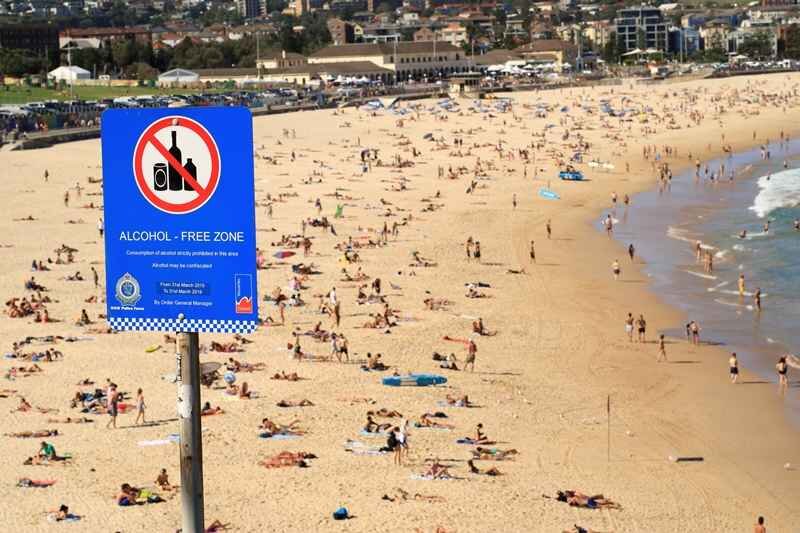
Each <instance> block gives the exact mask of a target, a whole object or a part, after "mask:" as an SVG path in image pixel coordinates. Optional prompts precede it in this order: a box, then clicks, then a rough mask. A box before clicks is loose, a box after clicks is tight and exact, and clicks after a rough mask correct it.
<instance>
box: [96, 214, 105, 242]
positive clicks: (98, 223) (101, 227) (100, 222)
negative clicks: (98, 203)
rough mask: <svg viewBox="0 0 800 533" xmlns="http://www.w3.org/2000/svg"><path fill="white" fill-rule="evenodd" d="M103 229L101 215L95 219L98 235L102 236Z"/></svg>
mask: <svg viewBox="0 0 800 533" xmlns="http://www.w3.org/2000/svg"><path fill="white" fill-rule="evenodd" d="M104 230H105V225H104V224H103V217H100V218H99V219H97V231H98V232H99V233H100V237H101V238H102V237H103V231H104Z"/></svg>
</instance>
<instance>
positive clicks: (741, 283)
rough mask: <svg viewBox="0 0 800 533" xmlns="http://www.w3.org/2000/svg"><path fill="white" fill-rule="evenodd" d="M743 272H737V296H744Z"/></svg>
mask: <svg viewBox="0 0 800 533" xmlns="http://www.w3.org/2000/svg"><path fill="white" fill-rule="evenodd" d="M744 292H745V288H744V274H739V296H744Z"/></svg>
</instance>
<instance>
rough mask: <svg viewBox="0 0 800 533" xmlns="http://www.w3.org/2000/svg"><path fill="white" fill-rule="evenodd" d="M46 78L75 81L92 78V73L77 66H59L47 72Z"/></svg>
mask: <svg viewBox="0 0 800 533" xmlns="http://www.w3.org/2000/svg"><path fill="white" fill-rule="evenodd" d="M47 78H48V79H50V80H55V81H75V80H88V79H91V78H92V73H91V72H89V71H88V70H86V69H84V68H81V67H78V66H75V65H73V66H71V67H67V66H60V67H58V68H56V69H53V70H51V71H50V72H48V73H47Z"/></svg>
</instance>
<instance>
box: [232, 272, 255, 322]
mask: <svg viewBox="0 0 800 533" xmlns="http://www.w3.org/2000/svg"><path fill="white" fill-rule="evenodd" d="M234 284H235V292H236V301H235V304H236V313H237V314H250V313H252V312H253V277H252V276H251V275H250V274H235V276H234Z"/></svg>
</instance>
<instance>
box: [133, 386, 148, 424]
mask: <svg viewBox="0 0 800 533" xmlns="http://www.w3.org/2000/svg"><path fill="white" fill-rule="evenodd" d="M144 407H145V406H144V394H143V393H142V389H138V390H137V391H136V420H134V421H133V423H134V424H135V425H139V419H140V418H141V419H142V424H146V423H147V421H146V420H145V419H144Z"/></svg>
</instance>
